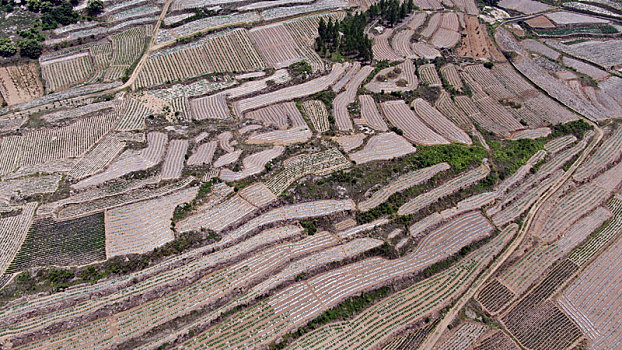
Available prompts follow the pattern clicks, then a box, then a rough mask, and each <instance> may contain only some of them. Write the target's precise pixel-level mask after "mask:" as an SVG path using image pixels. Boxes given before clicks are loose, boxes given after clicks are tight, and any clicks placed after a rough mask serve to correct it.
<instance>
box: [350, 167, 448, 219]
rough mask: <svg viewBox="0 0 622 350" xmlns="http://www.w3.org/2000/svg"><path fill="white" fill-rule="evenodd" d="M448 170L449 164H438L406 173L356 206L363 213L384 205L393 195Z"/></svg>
mask: <svg viewBox="0 0 622 350" xmlns="http://www.w3.org/2000/svg"><path fill="white" fill-rule="evenodd" d="M447 170H449V164H447V163H438V164H435V165H432V166H430V167H427V168H423V169H418V170H414V171H411V172H409V173H406V174H404V175H402V176H400V177H398V178H397V179H395V180H393V181H391V182H390V183H389V184H387V185H386V186H383V187H381V188H380V189H378V191H376V192H374V193H373V194H372V195H371V197H370V198H369V199H366V200H364V201H362V202H360V203H359V204H358V208H359V210H361V211H363V212H365V211H368V210H370V209H373V208H375V207H377V206H379V205H380V204H382V203H384V202H385V201H386V200H387V199H389V197H391V196H392V195H393V194H395V193H398V192H401V191H404V190H406V189H408V188H410V187H413V186H417V185H419V184H422V183H425V182H426V181H428V180H429V179H431V178H432V177H433V176H435V175H436V174H438V173H440V172H443V171H447Z"/></svg>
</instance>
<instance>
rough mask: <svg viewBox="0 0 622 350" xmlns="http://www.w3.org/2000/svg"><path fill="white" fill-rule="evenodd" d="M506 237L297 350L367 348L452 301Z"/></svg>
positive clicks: (311, 336)
mask: <svg viewBox="0 0 622 350" xmlns="http://www.w3.org/2000/svg"><path fill="white" fill-rule="evenodd" d="M506 238H507V237H505V236H504V235H503V234H502V235H501V236H500V237H498V238H496V239H495V240H493V241H492V242H491V243H489V244H488V245H486V246H484V247H482V248H481V249H480V250H478V251H476V252H474V253H473V254H471V255H469V256H468V257H467V258H465V259H464V260H463V261H462V262H460V263H459V264H457V265H455V266H454V267H452V268H450V269H448V270H446V271H443V272H441V273H439V274H437V275H435V276H433V277H430V278H428V279H425V280H423V281H421V282H418V283H416V284H415V285H413V286H411V287H409V288H407V289H404V290H403V291H400V292H398V293H395V294H394V295H392V296H390V297H388V298H386V299H384V300H382V301H380V302H379V303H376V304H374V306H372V307H370V308H369V309H367V310H365V311H363V312H362V313H361V314H359V315H358V316H356V317H355V318H353V319H352V320H348V321H341V322H338V323H332V324H328V325H326V326H323V327H321V328H319V329H316V330H314V331H312V332H310V333H308V334H307V335H305V336H303V337H302V338H300V339H299V340H298V341H296V342H295V343H294V344H293V345H292V346H291V348H294V349H301V348H305V349H319V348H322V349H354V348H366V347H372V346H374V345H377V344H379V343H381V342H383V341H386V340H388V338H389V337H390V336H391V335H394V334H395V332H397V331H399V330H400V329H403V328H405V327H406V325H408V324H411V323H413V322H415V321H417V320H419V319H421V318H422V317H423V316H425V315H428V314H430V313H431V312H433V311H434V310H437V309H438V308H440V307H442V306H443V305H446V304H447V303H449V302H451V300H453V299H454V298H455V296H456V295H457V293H459V292H460V291H461V290H463V289H464V288H465V287H466V286H467V285H468V284H469V283H470V281H471V280H472V279H473V278H474V277H475V276H476V275H477V273H478V272H479V271H480V269H481V268H482V266H483V265H485V264H486V262H487V261H489V259H490V258H491V257H492V256H494V255H496V254H497V253H498V252H499V251H500V249H501V248H502V247H503V245H504V243H503V242H504V239H506Z"/></svg>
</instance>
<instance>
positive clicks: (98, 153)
mask: <svg viewBox="0 0 622 350" xmlns="http://www.w3.org/2000/svg"><path fill="white" fill-rule="evenodd" d="M124 147H125V143H123V142H121V141H119V140H118V139H117V138H116V137H114V136H107V137H105V138H104V139H103V140H102V141H101V142H99V143H98V144H97V145H96V146H95V147H94V148H93V149H91V150H90V151H89V152H88V153H87V154H85V155H84V157H82V158H80V160H79V161H78V162H77V163H76V165H74V167H73V168H72V169H71V170H70V171H69V173H68V174H69V175H70V176H71V177H73V178H74V179H82V178H85V177H87V176H90V175H93V174H95V173H97V172H99V171H101V170H103V169H104V168H105V167H106V166H107V165H108V164H109V163H110V162H111V161H112V160H113V159H114V158H116V156H117V155H118V154H119V153H121V151H122V150H123V148H124Z"/></svg>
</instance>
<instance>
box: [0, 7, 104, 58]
mask: <svg viewBox="0 0 622 350" xmlns="http://www.w3.org/2000/svg"><path fill="white" fill-rule="evenodd" d="M78 3H79V0H71V1H65V0H26V1H22V2H21V4H19V3H16V2H15V1H14V0H0V13H2V12H12V11H13V10H14V9H15V7H16V6H21V7H22V8H23V9H24V10H28V11H29V12H30V13H31V16H32V17H33V18H34V23H32V24H31V25H30V26H29V28H28V29H24V30H18V31H17V35H19V36H20V38H19V39H17V40H16V42H14V41H13V40H11V39H9V38H7V37H4V38H1V37H0V56H3V57H11V56H13V55H15V54H17V52H18V48H19V54H20V56H22V57H29V58H38V57H39V56H40V55H41V52H42V50H43V46H42V45H41V42H42V41H44V39H45V36H44V35H43V33H42V31H46V30H52V29H56V28H58V27H59V26H65V25H69V24H73V23H76V22H78V20H81V19H84V20H92V19H93V17H94V16H97V14H99V13H100V12H101V11H103V9H104V3H103V1H102V0H88V2H87V6H86V9H85V10H84V15H81V14H79V13H78V12H76V11H74V9H73V6H75V5H77V4H78Z"/></svg>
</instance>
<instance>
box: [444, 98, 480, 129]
mask: <svg viewBox="0 0 622 350" xmlns="http://www.w3.org/2000/svg"><path fill="white" fill-rule="evenodd" d="M434 107H435V108H436V109H438V111H439V112H441V113H442V114H443V115H445V116H447V117H449V118H450V119H451V121H452V122H454V123H455V124H456V125H457V126H458V127H459V128H461V129H462V130H467V131H468V130H473V129H474V128H475V126H474V125H473V122H472V121H471V120H470V119H469V117H468V116H467V115H466V113H465V112H464V111H463V110H462V109H460V108H459V107H458V106H457V105H456V104H455V103H454V101H453V100H452V99H451V96H450V95H449V93H448V92H447V91H442V92H441V93H440V95H439V96H438V99H436V102H435V103H434Z"/></svg>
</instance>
